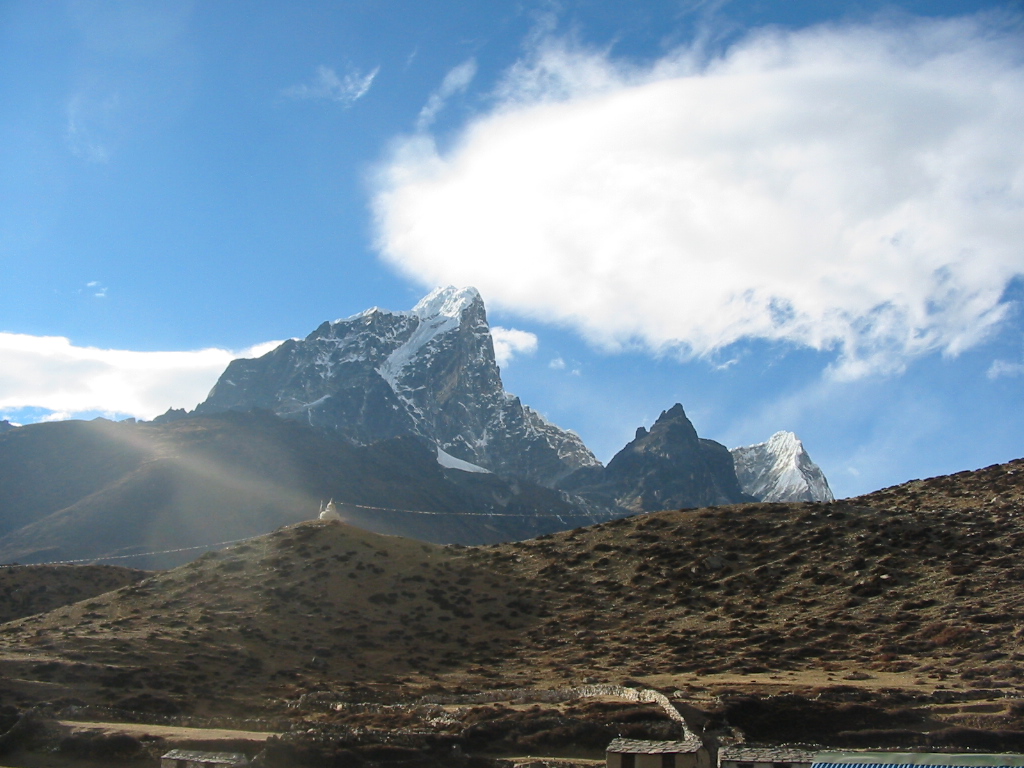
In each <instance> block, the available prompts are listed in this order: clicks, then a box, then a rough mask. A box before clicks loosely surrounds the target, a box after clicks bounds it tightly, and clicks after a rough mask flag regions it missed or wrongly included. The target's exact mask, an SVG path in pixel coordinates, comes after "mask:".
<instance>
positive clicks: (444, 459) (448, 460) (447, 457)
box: [437, 448, 491, 475]
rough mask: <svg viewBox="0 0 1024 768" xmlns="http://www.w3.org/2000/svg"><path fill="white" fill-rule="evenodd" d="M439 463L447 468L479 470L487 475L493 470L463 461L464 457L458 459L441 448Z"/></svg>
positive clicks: (464, 470) (478, 471)
mask: <svg viewBox="0 0 1024 768" xmlns="http://www.w3.org/2000/svg"><path fill="white" fill-rule="evenodd" d="M437 463H438V464H440V465H441V466H442V467H444V468H445V469H461V470H462V471H463V472H477V473H483V474H486V475H489V474H491V470H489V469H484V468H483V467H480V466H477V465H476V464H470V463H469V462H468V461H463V460H462V459H456V458H455V457H454V456H452V455H451V454H450V453H445V452H444V451H442V450H441V449H440V448H438V449H437Z"/></svg>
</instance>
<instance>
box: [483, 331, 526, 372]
mask: <svg viewBox="0 0 1024 768" xmlns="http://www.w3.org/2000/svg"><path fill="white" fill-rule="evenodd" d="M491 339H492V340H493V341H494V359H495V360H496V361H497V363H498V366H499V367H501V368H504V367H505V366H506V365H508V364H509V363H510V362H512V358H513V357H515V356H516V355H531V354H533V353H534V352H536V351H537V335H536V334H534V333H530V332H529V331H520V330H518V329H516V328H502V327H501V326H500V325H495V326H492V327H491Z"/></svg>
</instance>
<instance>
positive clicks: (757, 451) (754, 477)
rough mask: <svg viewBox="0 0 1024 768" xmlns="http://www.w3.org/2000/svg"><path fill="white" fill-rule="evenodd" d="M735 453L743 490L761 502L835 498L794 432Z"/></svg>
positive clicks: (776, 434) (734, 450)
mask: <svg viewBox="0 0 1024 768" xmlns="http://www.w3.org/2000/svg"><path fill="white" fill-rule="evenodd" d="M731 453H732V457H733V461H734V462H735V464H736V477H737V479H738V480H739V481H740V486H741V487H742V488H743V491H744V492H745V493H749V494H750V495H751V496H755V497H757V498H758V499H760V500H761V501H832V500H833V498H834V497H833V496H832V489H831V488H829V486H828V480H827V479H826V478H825V473H824V472H822V471H821V468H820V467H819V466H818V465H817V464H815V463H814V462H813V461H811V457H810V456H809V455H808V453H807V451H806V450H805V449H804V445H803V443H802V442H801V441H800V438H798V437H797V436H796V435H795V434H793V433H792V432H776V433H775V434H774V435H772V436H771V437H770V438H769V439H768V440H767V441H766V442H764V443H757V444H756V445H749V446H745V447H741V448H733V449H732V451H731Z"/></svg>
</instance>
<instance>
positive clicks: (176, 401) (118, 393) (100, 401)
mask: <svg viewBox="0 0 1024 768" xmlns="http://www.w3.org/2000/svg"><path fill="white" fill-rule="evenodd" d="M279 343H280V342H267V343H265V344H259V345H256V346H255V347H252V348H249V349H246V350H241V351H238V352H234V351H231V350H226V349H202V350H196V351H189V352H134V351H129V350H120V349H99V348H96V347H79V346H75V345H74V344H72V343H71V341H70V340H69V339H67V338H64V337H62V336H29V335H26V334H14V333H0V409H5V410H22V409H26V408H42V409H46V410H48V411H52V412H54V413H56V414H57V415H56V416H54V415H53V414H51V415H50V416H49V417H48V418H67V417H69V416H72V415H75V414H79V413H85V412H102V413H116V414H128V415H131V416H135V417H137V418H144V419H149V418H152V417H153V416H156V415H158V414H160V413H163V412H164V411H166V410H167V409H168V408H170V407H175V408H182V407H185V408H193V407H194V406H195V405H196V404H197V403H199V402H200V401H202V400H203V399H205V397H206V395H207V393H208V392H209V391H210V388H211V387H212V386H213V384H214V383H215V382H216V380H217V377H218V376H219V375H220V374H221V373H222V372H223V371H224V368H225V367H226V366H227V364H228V363H229V362H231V360H233V359H234V358H236V357H254V356H259V355H261V354H263V353H265V352H267V351H269V349H271V348H273V347H276V346H277V345H278V344H279Z"/></svg>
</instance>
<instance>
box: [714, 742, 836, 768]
mask: <svg viewBox="0 0 1024 768" xmlns="http://www.w3.org/2000/svg"><path fill="white" fill-rule="evenodd" d="M817 754H818V753H817V751H815V750H810V749H800V748H797V747H755V746H749V745H746V744H736V745H729V746H723V747H720V748H719V750H718V768H811V765H812V763H814V757H815V755H817Z"/></svg>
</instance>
